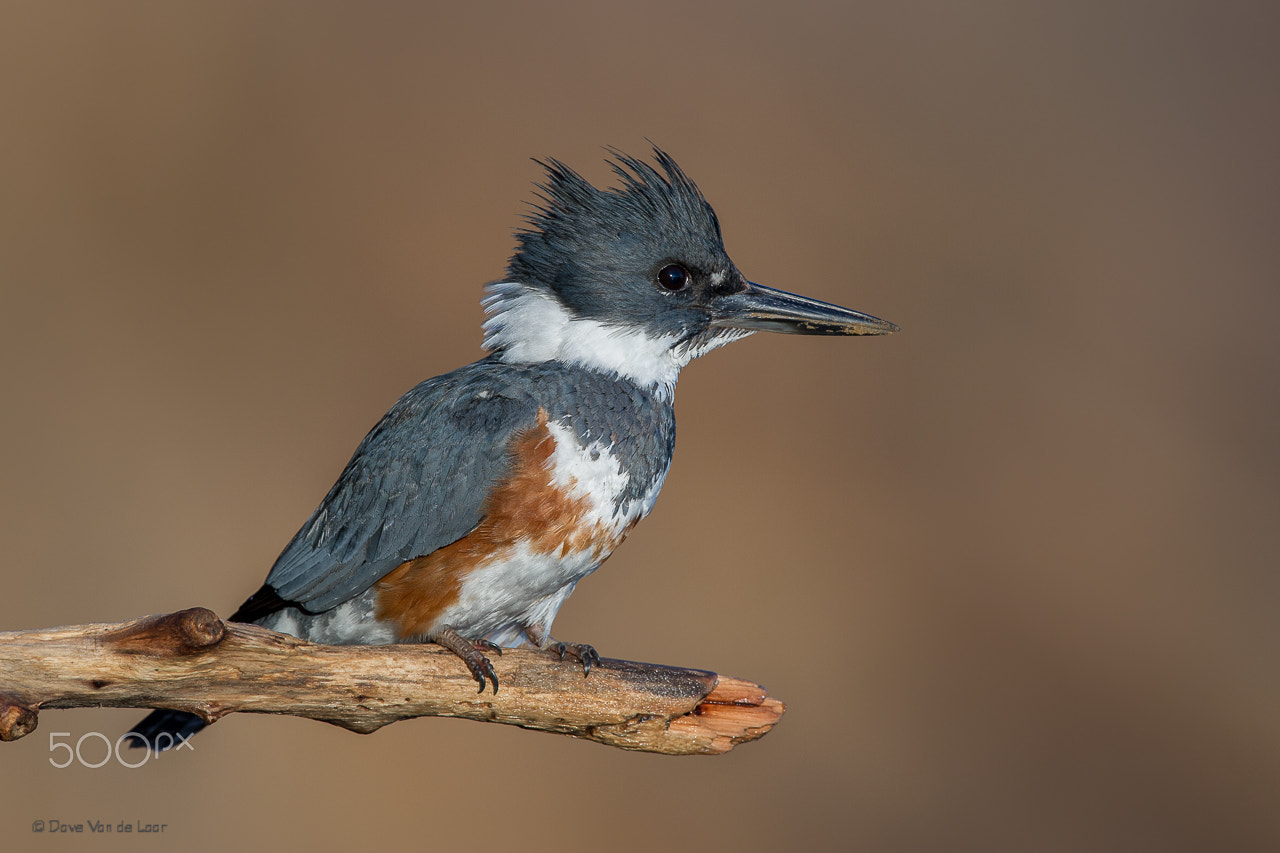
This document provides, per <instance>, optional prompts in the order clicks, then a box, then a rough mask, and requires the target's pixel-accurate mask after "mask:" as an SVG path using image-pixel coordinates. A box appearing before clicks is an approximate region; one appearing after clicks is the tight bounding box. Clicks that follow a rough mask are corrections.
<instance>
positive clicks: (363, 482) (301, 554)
mask: <svg viewBox="0 0 1280 853" xmlns="http://www.w3.org/2000/svg"><path fill="white" fill-rule="evenodd" d="M539 408H543V409H545V410H546V411H547V414H548V415H549V417H550V418H551V420H553V421H563V422H565V423H567V424H568V425H570V426H571V427H573V429H574V431H575V432H576V433H577V434H578V435H579V436H581V437H582V438H583V440H584V442H585V443H591V442H596V441H600V442H602V443H603V444H605V445H606V446H609V447H611V450H612V452H613V454H614V455H615V457H616V458H617V459H618V461H619V463H620V464H621V465H622V469H623V470H624V471H625V472H627V473H628V474H629V475H630V481H629V483H628V486H627V490H626V493H625V494H624V495H623V498H624V499H626V500H632V499H636V498H639V497H640V496H642V495H643V494H645V492H646V491H647V490H648V489H649V487H650V485H651V484H652V483H653V481H654V479H655V478H657V477H658V476H661V475H662V473H663V472H664V471H665V470H666V466H667V464H668V462H669V460H670V458H671V451H672V448H673V447H674V445H675V415H674V410H673V408H672V405H671V402H670V400H662V399H659V398H658V397H657V396H656V395H654V394H653V393H651V392H649V391H646V390H644V389H641V388H639V387H637V386H636V385H634V384H632V383H630V382H628V381H626V380H622V379H618V378H617V377H606V376H603V375H601V374H598V373H593V372H591V371H586V370H582V369H580V368H575V367H567V366H565V365H562V364H558V363H555V362H547V363H542V364H505V363H502V362H499V361H497V360H495V359H492V358H490V359H483V360H481V361H477V362H475V363H474V364H469V365H467V366H466V367H461V368H459V369H457V370H455V371H453V372H451V373H446V374H444V375H443V376H437V377H435V378H434V379H429V380H427V381H426V382H423V383H421V384H420V385H418V386H417V387H415V388H413V389H412V390H411V391H409V392H408V393H407V394H405V395H404V396H403V397H401V398H400V400H399V401H397V402H396V404H395V405H394V406H392V407H391V410H390V411H388V412H387V413H386V415H384V416H383V417H382V420H380V421H379V422H378V424H377V425H376V426H375V427H374V428H373V430H371V431H370V432H369V434H368V435H367V436H365V439H364V441H362V442H361V443H360V446H359V447H358V448H357V449H356V452H355V455H354V456H353V457H352V458H351V461H350V462H349V463H347V467H346V469H345V470H344V471H343V472H342V475H341V476H340V477H339V478H338V481H337V483H335V484H334V486H333V488H332V489H331V490H330V491H329V494H328V495H327V496H326V497H325V499H324V501H323V502H322V503H321V504H320V506H319V508H317V509H316V511H315V513H314V514H313V515H312V516H311V518H310V519H308V520H307V522H306V523H305V524H304V525H303V526H302V529H301V530H299V531H298V533H297V534H296V535H295V536H294V537H293V540H292V541H291V542H290V543H289V545H288V546H287V547H286V548H285V549H284V551H283V552H282V553H281V554H280V557H279V558H278V559H277V560H276V563H275V566H274V567H272V569H271V573H270V574H269V575H268V576H267V584H268V585H270V586H271V587H272V588H274V589H275V591H276V592H277V593H279V595H280V596H281V597H282V598H284V599H286V600H288V601H293V602H297V603H299V604H301V605H303V606H304V607H306V608H307V609H308V610H310V611H312V612H320V611H324V610H328V609H329V608H332V607H335V606H337V605H338V604H341V603H342V602H344V601H346V600H348V599H350V598H352V597H354V596H356V595H359V594H360V593H362V592H364V591H365V590H366V589H368V588H369V587H371V586H372V585H373V584H375V583H377V582H378V580H380V579H381V578H382V577H383V576H385V575H386V574H387V573H388V572H390V571H391V570H392V569H394V568H395V567H396V566H398V565H400V564H401V563H403V562H405V561H406V560H411V559H413V558H415V557H420V556H424V555H426V554H430V553H431V552H432V551H435V550H436V549H438V548H442V547H444V546H445V545H448V544H450V543H451V542H455V541H457V540H458V539H461V538H462V537H464V536H466V535H467V534H468V533H469V532H470V531H471V530H472V529H473V528H475V526H476V525H477V524H479V523H480V520H481V518H482V517H483V511H484V502H485V498H486V496H487V495H488V493H489V491H490V489H491V487H492V485H493V484H494V483H496V482H498V481H500V480H502V479H503V478H504V477H506V476H507V475H508V474H509V473H510V471H511V460H510V459H509V457H508V448H509V446H510V444H511V441H512V438H513V437H514V435H515V434H516V433H518V432H519V431H521V430H523V429H528V428H531V427H533V426H535V425H536V423H537V413H538V409H539Z"/></svg>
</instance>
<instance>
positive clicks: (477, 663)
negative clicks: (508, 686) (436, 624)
mask: <svg viewBox="0 0 1280 853" xmlns="http://www.w3.org/2000/svg"><path fill="white" fill-rule="evenodd" d="M427 639H428V640H430V641H431V642H433V643H436V644H437V645H441V646H444V647H445V648H446V649H448V650H449V651H451V652H453V653H454V654H455V655H457V656H458V657H460V658H462V662H463V663H465V664H466V665H467V669H469V670H471V677H472V678H474V679H475V680H476V681H477V682H479V684H480V691H479V692H481V693H483V692H484V686H485V681H484V680H485V679H486V678H488V679H489V681H490V683H492V684H493V693H494V695H495V696H496V695H497V693H498V674H497V673H496V672H494V671H493V664H491V663H489V659H488V658H487V657H485V656H484V654H483V652H494V653H496V654H499V655H500V654H502V648H501V647H500V646H498V645H497V644H496V643H491V642H489V641H488V640H468V639H467V638H466V637H464V636H462V635H461V634H459V633H458V632H457V631H455V630H453V629H452V628H450V627H449V626H448V625H445V626H444V627H443V628H438V629H436V630H435V631H432V632H431V633H430V634H428V635H427Z"/></svg>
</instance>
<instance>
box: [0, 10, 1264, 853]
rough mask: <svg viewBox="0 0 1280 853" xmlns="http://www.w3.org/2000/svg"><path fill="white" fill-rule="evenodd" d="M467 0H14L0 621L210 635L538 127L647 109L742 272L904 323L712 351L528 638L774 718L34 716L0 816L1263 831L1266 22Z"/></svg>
mask: <svg viewBox="0 0 1280 853" xmlns="http://www.w3.org/2000/svg"><path fill="white" fill-rule="evenodd" d="M460 5H461V4H440V5H438V6H436V5H433V4H425V3H407V2H406V3H361V4H357V3H349V4H338V3H232V2H220V3H216V4H190V3H169V2H157V3H150V4H147V3H127V4H126V3H102V4H99V3H80V4H74V3H73V4H67V3H4V4H3V5H2V6H0V19H2V21H3V24H2V25H0V352H2V353H3V356H2V358H0V395H2V398H0V399H2V402H0V480H2V482H3V489H2V490H0V542H2V543H3V568H2V569H0V571H2V572H3V575H2V577H3V583H4V594H3V597H0V628H4V629H17V628H34V627H41V626H51V625H58V624H67V623H77V622H90V621H115V620H124V619H129V618H133V617H136V616H140V615H143V614H147V613H156V612H163V611H171V610H176V609H179V608H182V607H187V606H192V605H206V606H211V607H214V608H215V609H217V610H219V611H220V612H221V613H223V614H226V613H229V612H230V611H231V610H232V609H233V608H234V607H235V606H236V605H237V604H238V603H239V602H240V600H241V599H242V598H243V597H244V596H245V595H247V594H248V593H249V592H252V591H253V590H254V589H255V588H256V587H257V586H258V584H259V583H260V582H261V580H262V578H263V577H264V575H265V573H266V571H267V569H268V568H269V566H270V565H271V562H272V560H273V559H274V557H275V556H276V554H277V553H278V551H279V549H280V548H281V547H282V546H283V545H284V544H285V542H286V541H287V540H288V539H289V537H290V536H291V535H292V534H293V532H294V530H295V529H296V528H297V526H298V525H299V524H300V523H301V521H302V520H303V519H304V518H305V517H306V516H307V515H308V514H309V513H310V511H311V510H312V508H313V507H314V506H315V504H316V503H317V502H318V501H319V499H320V498H321V497H322V496H323V494H324V492H325V490H326V489H327V488H328V487H329V485H330V484H331V482H332V481H333V478H334V477H335V476H336V475H337V473H338V472H339V471H340V470H341V467H342V465H343V463H344V462H345V461H346V459H347V457H348V455H349V454H350V452H351V450H352V449H353V448H354V447H355V445H356V443H357V442H358V441H359V439H360V438H361V437H362V436H363V435H364V433H365V431H366V430H367V429H368V428H369V427H370V426H371V425H372V424H373V423H374V421H375V420H376V419H377V418H378V416H379V415H380V414H381V413H382V412H383V411H384V410H385V409H386V407H387V406H389V405H390V404H391V403H392V402H393V401H394V400H395V399H396V397H397V396H399V394H400V393H402V392H403V391H405V390H406V389H408V388H409V387H410V386H412V385H413V384H414V383H416V382H417V381H419V380H421V379H424V378H426V377H429V376H432V375H435V374H437V373H440V372H443V371H445V370H448V369H451V368H453V367H455V366H458V365H460V364H463V363H465V362H468V361H471V360H473V359H475V358H477V357H479V355H480V354H481V351H480V349H479V343H480V331H479V324H480V321H481V318H482V315H481V311H480V308H479V305H478V300H479V298H480V286H481V285H482V283H483V282H485V281H487V280H492V279H495V278H497V277H499V276H500V275H501V273H502V270H503V268H504V265H505V262H506V259H507V257H508V255H509V253H510V250H511V247H512V236H511V232H512V229H513V228H515V227H517V226H518V225H519V224H520V219H519V217H520V215H521V214H522V213H523V212H524V211H525V210H526V207H525V205H526V203H527V202H529V201H531V200H532V199H533V193H532V188H531V182H532V181H534V180H537V179H538V178H539V169H538V168H537V167H536V166H535V165H534V164H533V163H531V162H530V160H529V158H530V157H533V156H537V157H546V156H554V157H558V158H560V159H563V160H565V161H566V162H567V163H569V164H571V165H573V166H575V167H576V168H579V169H580V170H581V171H583V173H584V174H586V175H587V176H588V177H589V178H592V179H593V180H595V181H597V182H607V181H608V180H609V174H608V171H607V169H606V167H605V165H604V162H603V159H604V151H603V146H605V145H617V146H619V147H621V148H623V149H624V150H627V151H630V152H633V153H636V154H644V153H645V152H646V151H647V143H646V142H645V139H646V138H649V139H652V140H653V141H654V142H656V143H658V144H660V145H662V146H663V147H664V148H666V149H668V150H669V151H670V152H671V153H672V154H673V155H675V157H676V158H677V159H678V160H679V161H680V163H681V164H682V165H683V166H684V168H685V169H686V170H687V171H688V172H689V174H690V175H691V176H693V177H694V179H695V180H697V181H698V182H699V183H700V185H701V187H702V189H703V191H704V192H705V193H706V194H707V196H708V197H709V198H710V199H711V201H712V202H713V204H715V206H716V208H717V211H718V212H719V214H720V218H721V220H722V222H723V223H724V228H725V235H726V241H727V245H728V247H729V251H730V252H731V254H732V255H733V257H734V258H735V260H736V261H737V263H738V264H739V266H740V267H741V268H742V269H743V270H744V271H745V272H746V273H747V275H748V276H750V277H752V278H753V279H755V280H757V281H761V282H764V283H767V284H771V285H774V286H779V287H784V288H787V289H793V290H797V291H800V292H803V293H807V294H811V295H814V296H817V297H820V298H824V299H829V300H832V301H836V302H840V303H843V304H847V305H850V306H851V307H855V308H858V309H862V310H865V311H869V312H871V313H874V314H877V315H880V316H883V317H886V318H888V319H891V320H893V321H895V322H897V323H900V324H901V325H902V326H903V331H902V332H901V333H900V334H899V335H896V336H894V337H892V338H880V339H871V340H833V339H800V338H780V337H774V336H764V335H760V336H757V337H755V338H753V339H751V340H749V341H747V342H744V343H740V344H736V345H734V346H733V347H731V348H729V349H727V350H724V351H720V352H717V353H715V354H713V355H711V356H709V357H708V358H706V359H704V360H703V361H702V362H698V363H695V364H694V365H692V366H691V367H690V368H689V369H688V370H687V371H686V373H685V377H684V379H683V381H682V382H681V385H680V389H679V394H678V395H677V399H678V409H679V416H680V425H681V426H680V443H679V447H678V449H677V453H676V461H675V466H674V469H673V472H672V475H671V477H670V478H669V480H668V481H667V486H666V489H665V492H664V494H663V497H662V500H660V501H659V503H658V508H657V511H656V512H655V514H654V516H653V517H652V518H651V519H650V520H649V521H647V522H646V523H645V524H643V525H641V527H640V528H639V529H638V530H637V531H636V533H635V535H634V536H633V537H632V538H631V540H630V541H629V542H628V543H627V545H626V547H625V548H623V549H622V550H621V551H620V552H619V553H618V554H617V555H616V556H615V557H614V558H613V559H612V560H611V561H610V562H609V563H608V564H607V565H606V566H605V568H604V569H603V570H602V571H601V572H599V573H598V574H597V575H596V576H594V577H593V578H592V579H591V580H589V581H587V582H586V583H584V584H583V585H582V586H581V587H580V588H579V590H578V592H577V594H576V595H575V596H574V597H573V599H572V600H571V601H570V602H569V604H568V605H567V606H566V608H565V609H564V611H563V612H562V614H561V617H560V620H559V621H558V622H557V626H556V627H557V634H559V635H560V636H563V637H565V638H567V639H578V640H583V641H588V642H591V643H594V644H595V645H596V646H597V647H598V648H599V649H600V650H601V651H602V652H603V653H605V654H606V655H609V656H615V657H625V658H631V659H636V660H647V661H661V662H666V663H672V664H683V665H690V666H698V667H704V668H708V669H714V670H718V671H721V672H725V673H729V674H733V675H737V676H742V677H747V678H751V679H754V680H758V681H760V682H762V683H763V684H765V685H767V686H768V687H769V689H770V690H771V692H772V693H773V694H774V695H776V696H778V697H780V698H782V699H784V700H785V701H786V702H787V703H788V705H789V707H790V710H789V712H788V714H787V716H786V718H785V719H784V721H783V723H782V724H781V725H780V726H779V727H778V728H777V729H776V730H775V731H774V732H773V733H772V734H771V735H769V736H768V737H767V738H766V739H764V740H763V741H761V742H759V743H756V744H752V745H749V746H745V747H742V748H741V749H739V750H737V751H735V752H734V753H732V754H731V755H729V756H726V757H723V758H716V759H710V758H700V759H699V758H693V759H672V758H663V757H657V756H648V755H633V754H628V753H623V752H620V751H614V750H610V749H606V748H604V747H600V746H596V745H592V744H585V743H580V742H575V741H571V740H568V739H565V738H558V737H551V736H547V735H540V734H533V733H527V732H521V731H519V730H515V729H508V728H505V727H497V726H484V725H477V724H474V723H466V722H459V721H452V720H418V721H412V722H406V723H401V724H398V725H395V726H392V727H391V728H388V729H385V730H384V731H382V732H379V733H378V734H376V735H373V736H371V737H358V736H355V735H352V734H349V733H347V732H343V731H340V730H337V729H331V728H329V727H326V726H323V725H320V724H317V723H313V722H309V721H303V720H295V719H288V718H271V717H248V716H238V717H232V718H229V719H227V720H226V721H224V722H222V723H220V724H218V725H217V726H216V727H215V728H213V729H212V730H210V731H208V732H206V733H205V734H203V735H201V736H200V738H199V739H198V740H197V741H196V744H195V745H196V750H195V752H194V753H183V754H180V755H177V756H173V757H168V758H162V759H161V760H158V761H155V762H152V763H151V764H149V765H148V766H146V767H145V768H142V769H139V770H125V769H122V768H120V767H116V766H108V767H104V768H102V769H98V770H90V769H86V768H82V767H72V768H68V769H65V770H57V769H54V768H53V767H51V766H50V764H49V758H50V752H49V744H48V733H50V732H58V731H61V732H70V733H72V737H73V738H78V737H79V736H80V735H82V734H84V733H86V732H90V731H102V732H105V733H108V734H111V735H112V736H113V737H114V735H115V734H116V733H118V732H120V731H124V730H125V729H126V728H127V727H128V726H129V725H130V724H131V723H132V722H133V721H134V720H136V719H137V718H138V717H139V714H137V713H135V712H132V711H99V712H93V711H78V712H56V711H51V712H48V713H46V714H45V715H43V716H42V718H41V727H40V729H39V731H37V732H36V734H34V735H32V736H31V737H29V738H27V739H25V740H23V741H21V742H18V743H15V744H10V745H3V746H0V766H2V767H3V768H4V773H3V774H2V777H0V778H2V779H3V781H0V800H3V802H4V803H5V806H4V809H3V812H2V817H0V842H4V843H6V844H16V845H17V846H18V847H19V848H22V847H24V846H26V845H32V844H36V842H35V841H33V840H30V839H33V838H37V836H33V834H32V832H31V829H30V825H31V822H32V821H33V820H37V819H45V820H48V819H59V820H64V821H67V820H95V819H100V820H103V821H106V822H112V823H114V822H118V821H120V820H130V821H144V822H156V823H161V822H163V823H167V824H168V829H167V830H166V834H165V836H164V837H163V838H155V839H152V840H151V841H150V842H149V843H150V844H152V845H160V847H157V849H162V848H168V847H179V846H180V847H182V848H184V849H190V850H214V849H225V848H226V847H228V846H232V845H247V846H248V847H250V848H252V847H259V846H263V847H265V846H268V845H270V846H271V847H274V848H277V849H282V848H283V849H288V848H292V849H306V848H305V847H304V845H309V846H310V847H311V849H336V848H339V847H352V848H356V847H364V846H365V845H366V843H367V842H370V839H373V841H374V842H375V843H377V844H379V845H388V846H394V847H396V848H404V847H406V846H409V845H413V846H414V847H415V848H417V849H426V850H435V849H446V848H452V847H458V846H461V845H464V844H466V845H470V846H473V847H479V848H490V849H500V848H504V847H505V848H507V849H520V850H530V851H541V850H552V849H555V850H561V851H575V850H606V849H612V850H647V849H655V848H656V849H663V848H669V849H676V850H692V849H727V848H729V847H732V848H733V849H737V850H755V849H853V850H877V851H879V850H888V851H924V850H1016V851H1022V850H1036V851H1103V850H1188V851H1191V850H1264V849H1270V850H1274V849H1280V809H1278V808H1277V798H1278V796H1280V627H1278V625H1277V619H1276V610H1277V606H1278V603H1280V596H1278V593H1280V589H1278V587H1280V582H1278V581H1277V577H1278V576H1277V571H1276V568H1277V556H1278V555H1280V533H1278V531H1280V524H1277V522H1278V521H1280V489H1278V488H1277V482H1278V475H1280V470H1278V469H1280V454H1278V453H1277V434H1278V427H1280V397H1278V396H1277V382H1276V367H1277V363H1278V362H1277V357H1278V356H1280V344H1278V343H1277V341H1278V339H1280V338H1278V336H1277V335H1276V333H1275V330H1274V327H1275V325H1276V322H1277V310H1278V309H1280V287H1278V286H1277V285H1278V280H1277V273H1278V272H1280V240H1278V239H1277V222H1278V221H1280V170H1278V169H1277V166H1276V159H1277V151H1280V93H1278V92H1277V88H1278V87H1277V81H1278V80H1280V54H1277V51H1276V49H1275V38H1274V34H1275V32H1276V26H1277V24H1280V20H1278V18H1280V16H1277V15H1276V14H1275V13H1273V12H1270V11H1264V10H1266V8H1267V4H1231V3H1229V4H1206V3H1132V4H1114V3H1110V2H1085V3H1082V2H1061V3H1017V2H979V3H969V4H954V3H947V2H924V3H912V4H880V5H879V6H877V7H862V6H852V5H851V4H846V3H803V2H801V3H791V4H785V8H784V4H774V3H748V4H734V5H729V4H705V3H697V2H693V3H688V2H681V3H662V4H650V5H639V4H612V3H577V4H559V5H556V6H554V7H550V8H543V9H538V10H535V9H533V8H532V4H529V5H526V4H514V3H506V4H477V5H476V7H475V8H474V9H472V10H469V11H463V10H460V9H459V8H458V7H459V6H460ZM1272 8H1274V7H1272ZM38 838H39V843H38V845H37V846H36V847H33V848H32V849H49V850H56V849H67V850H80V849H83V848H85V847H86V845H93V846H94V849H97V850H106V849H124V848H125V847H126V846H130V845H125V844H123V843H121V842H123V841H124V840H125V839H118V838H113V839H101V838H99V839H95V840H94V841H92V842H90V841H88V840H87V839H83V838H76V839H65V840H59V839H57V838H52V837H49V836H48V835H47V834H46V835H44V836H38ZM134 843H135V844H136V843H137V842H136V841H135V842H134Z"/></svg>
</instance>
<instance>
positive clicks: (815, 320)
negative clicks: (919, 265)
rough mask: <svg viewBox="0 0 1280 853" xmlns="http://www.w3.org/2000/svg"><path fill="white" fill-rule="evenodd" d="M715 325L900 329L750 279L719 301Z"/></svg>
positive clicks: (806, 330) (807, 330) (836, 331)
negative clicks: (738, 289)
mask: <svg viewBox="0 0 1280 853" xmlns="http://www.w3.org/2000/svg"><path fill="white" fill-rule="evenodd" d="M711 325H712V326H718V327H720V328H722V329H746V330H748V331H752V332H756V331H761V332H782V333H783V334H787V335H889V334H892V333H894V332H896V331H898V327H897V326H896V325H894V324H893V323H890V322H889V321H887V320H881V319H880V318H879V317H872V316H871V315H870V314H863V313H861V312H860V311H850V310H849V309H848V308H841V307H840V306H839V305H832V304H831V303H829V302H821V301H819V300H817V299H810V298H809V297H807V296H798V295H797V294H794V293H787V292H786V291H785V290H775V289H773V288H772V287H765V286H764V285H762V284H754V283H752V282H747V288H746V290H742V291H739V292H737V293H733V294H729V295H727V296H721V297H719V298H718V299H716V300H715V302H714V304H713V307H712V317H711Z"/></svg>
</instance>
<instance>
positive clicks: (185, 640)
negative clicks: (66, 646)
mask: <svg viewBox="0 0 1280 853" xmlns="http://www.w3.org/2000/svg"><path fill="white" fill-rule="evenodd" d="M226 636H227V626H226V625H224V624H223V622H222V620H221V619H219V618H218V614H216V613H214V612H213V611H212V610H210V609H208V608H207V607H192V608H189V609H187V610H179V611H178V612H177V613H167V614H165V615H163V616H147V617H146V618H143V619H138V620H136V621H134V622H128V623H126V624H125V625H123V626H121V627H120V628H119V629H117V630H115V631H110V632H108V633H107V634H105V635H104V636H103V637H102V642H103V643H104V644H106V645H109V646H111V647H112V648H113V649H115V650H116V651H119V652H125V653H126V654H142V655H185V654H193V653H195V652H202V651H205V650H207V649H209V648H212V647H213V646H216V645H218V643H221V642H222V640H223V638H224V637H226Z"/></svg>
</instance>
